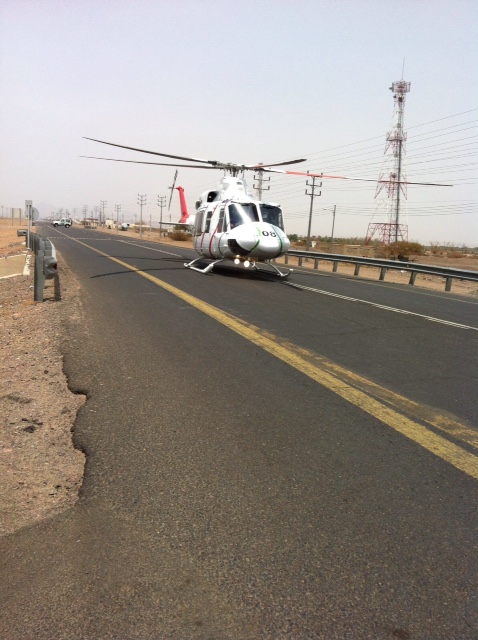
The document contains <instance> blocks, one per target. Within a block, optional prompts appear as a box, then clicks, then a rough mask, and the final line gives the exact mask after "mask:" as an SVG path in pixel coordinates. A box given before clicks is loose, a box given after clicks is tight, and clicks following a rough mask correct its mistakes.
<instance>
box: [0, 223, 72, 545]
mask: <svg viewBox="0 0 478 640" xmlns="http://www.w3.org/2000/svg"><path fill="white" fill-rule="evenodd" d="M10 231H11V230H10ZM15 236H16V231H15ZM22 249H24V246H22V245H21V244H20V242H18V239H16V241H15V240H13V239H12V237H11V234H8V233H5V230H4V229H2V228H1V227H0V259H1V256H5V255H15V253H17V254H18V253H20V252H21V250H22ZM59 275H60V280H59V282H61V299H59V298H60V295H59V293H60V292H59V282H58V281H57V282H56V283H55V280H49V281H47V286H46V287H45V295H44V302H43V303H34V302H33V270H32V272H31V274H30V275H25V276H15V277H10V278H2V279H0V335H1V342H0V376H1V385H0V416H1V421H0V469H1V470H0V536H2V535H7V534H10V533H13V532H14V531H16V530H18V529H20V528H21V527H26V526H30V525H32V524H34V523H35V522H37V521H39V520H43V519H44V518H47V517H49V516H52V515H54V514H56V513H58V512H59V511H62V510H64V509H68V508H70V507H72V506H73V505H74V504H75V502H76V501H77V499H78V492H79V489H80V486H81V482H82V478H83V470H84V463H85V457H84V455H83V453H82V452H81V451H78V450H76V449H75V448H74V447H73V441H72V431H71V430H72V427H73V424H74V421H75V418H76V414H77V412H78V410H79V408H80V407H81V405H82V404H83V403H84V401H85V397H84V396H81V395H75V394H73V393H71V392H70V391H69V389H68V386H67V380H66V377H65V375H64V373H63V361H62V355H61V343H62V339H63V336H64V331H65V321H66V318H67V316H68V317H69V318H71V317H72V315H74V314H80V313H81V306H80V302H79V296H78V285H77V283H76V281H75V279H74V277H73V276H72V274H71V273H68V271H67V270H66V269H65V267H62V266H61V262H60V267H59Z"/></svg>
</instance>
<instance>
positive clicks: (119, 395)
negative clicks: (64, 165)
mask: <svg viewBox="0 0 478 640" xmlns="http://www.w3.org/2000/svg"><path fill="white" fill-rule="evenodd" d="M47 231H48V235H49V237H50V238H51V239H52V241H53V242H54V243H55V245H56V247H57V249H58V251H59V252H60V255H61V258H62V259H63V260H65V262H66V263H67V265H68V267H69V268H70V269H71V270H72V271H73V272H74V273H75V275H76V276H77V278H78V280H79V282H80V285H81V288H82V289H81V291H82V302H83V308H84V313H83V318H82V322H81V323H78V322H77V321H76V320H72V322H71V329H70V338H69V339H68V341H67V342H66V344H65V370H66V372H67V375H68V377H69V381H70V385H71V387H72V389H74V390H78V391H80V390H81V391H86V392H87V393H88V396H89V400H88V402H87V403H86V405H85V406H84V407H83V408H82V409H81V411H80V414H79V417H78V420H77V423H76V425H75V432H74V437H75V442H76V443H77V445H78V446H80V447H81V448H83V449H84V450H85V451H86V453H87V455H88V462H87V467H86V472H85V479H84V486H83V490H82V496H81V500H80V502H79V503H78V505H77V506H76V507H75V508H74V509H72V510H71V511H69V512H66V513H64V514H62V515H61V516H59V517H55V518H52V519H51V520H49V521H47V522H45V523H42V524H40V525H37V526H35V527H32V528H29V529H25V530H22V531H20V532H18V533H17V534H15V535H13V536H10V537H8V538H5V539H4V540H3V541H2V542H1V553H2V569H1V573H0V593H1V597H2V620H1V622H0V634H3V635H0V637H2V638H5V639H6V640H10V639H11V640H16V639H20V638H21V639H22V640H25V639H29V638H31V639H35V640H36V639H39V640H43V639H45V640H46V639H49V640H50V639H56V638H58V639H60V638H62V639H63V638H65V639H68V640H70V639H71V640H76V639H88V640H89V639H92V640H93V639H95V640H96V639H106V638H108V639H109V638H118V639H130V638H131V639H136V638H139V639H144V640H156V639H158V640H159V639H163V638H164V639H169V638H174V639H176V638H178V639H189V638H204V639H206V638H208V639H211V638H217V639H222V638H224V639H229V638H230V639H251V640H253V639H255V638H271V639H279V638H294V639H295V638H297V639H303V638H304V639H305V638H323V639H325V640H333V639H335V638H337V639H343V638H347V639H348V638H350V639H353V640H361V639H365V638H367V639H368V638H370V639H373V640H377V639H384V640H385V639H394V638H410V639H423V640H439V639H443V640H451V639H469V640H472V639H473V638H477V637H478V602H477V597H476V594H477V593H478V589H477V586H478V585H477V575H478V572H477V558H476V544H477V512H476V504H477V502H476V497H477V490H476V489H477V479H478V456H477V454H476V449H477V447H478V436H477V433H476V432H477V426H478V416H477V402H476V398H477V396H478V394H477V374H478V367H477V360H478V357H477V354H478V349H477V346H478V305H477V303H476V302H473V301H472V300H471V299H468V298H462V297H459V296H456V295H454V294H445V293H444V292H443V293H442V292H439V293H431V292H429V291H421V290H419V289H414V288H411V287H401V286H398V285H392V284H387V283H378V282H377V283H372V282H366V281H363V280H360V279H359V280H357V279H356V278H353V279H352V278H350V279H349V278H346V277H343V276H339V275H337V274H332V275H329V274H327V275H324V274H318V273H302V272H300V271H298V272H295V273H294V274H293V275H292V276H291V278H290V279H289V281H288V282H287V283H285V282H283V281H279V280H277V279H274V278H270V277H267V276H262V275H259V274H254V273H252V274H251V273H249V272H238V271H237V270H235V269H231V268H227V267H222V268H217V270H216V271H215V273H214V275H211V276H204V275H201V274H199V273H195V272H191V271H189V270H187V269H184V267H183V262H184V258H185V257H186V256H190V255H191V253H190V252H188V251H187V250H186V249H183V248H176V247H169V246H165V245H162V246H161V245H150V244H149V243H147V242H143V241H141V240H139V239H138V240H131V239H128V240H124V239H122V238H121V236H116V235H114V234H113V235H111V237H108V236H105V235H103V234H101V235H100V234H99V233H98V232H95V231H87V230H83V229H79V228H77V227H73V228H71V229H68V230H55V229H48V230H47ZM135 271H136V272H135ZM297 286H298V287H307V289H304V288H297ZM331 294H332V295H331ZM188 296H189V297H188ZM350 298H354V300H351V299H350ZM384 306H385V307H388V308H387V309H385V308H383V307H384ZM404 312H406V313H404Z"/></svg>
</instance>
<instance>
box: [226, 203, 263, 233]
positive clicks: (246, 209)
mask: <svg viewBox="0 0 478 640" xmlns="http://www.w3.org/2000/svg"><path fill="white" fill-rule="evenodd" d="M227 210H228V213H229V224H230V227H231V229H234V227H237V226H239V225H240V224H245V223H246V222H259V214H258V213H257V208H256V205H255V204H254V203H252V202H246V203H242V204H240V203H239V202H231V204H230V205H229V206H228V207H227Z"/></svg>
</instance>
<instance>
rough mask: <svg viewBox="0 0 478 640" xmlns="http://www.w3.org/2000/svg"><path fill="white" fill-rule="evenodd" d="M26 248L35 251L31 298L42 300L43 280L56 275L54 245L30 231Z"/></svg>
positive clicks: (56, 265)
mask: <svg viewBox="0 0 478 640" xmlns="http://www.w3.org/2000/svg"><path fill="white" fill-rule="evenodd" d="M28 248H29V249H31V250H32V251H33V252H34V253H35V274H34V277H33V285H34V286H33V300H34V301H35V302H43V289H44V287H45V280H50V279H52V278H55V277H56V276H57V275H58V262H57V259H56V249H55V245H54V244H53V243H52V242H50V240H48V239H47V238H43V236H40V235H38V234H37V233H30V234H29V247H28Z"/></svg>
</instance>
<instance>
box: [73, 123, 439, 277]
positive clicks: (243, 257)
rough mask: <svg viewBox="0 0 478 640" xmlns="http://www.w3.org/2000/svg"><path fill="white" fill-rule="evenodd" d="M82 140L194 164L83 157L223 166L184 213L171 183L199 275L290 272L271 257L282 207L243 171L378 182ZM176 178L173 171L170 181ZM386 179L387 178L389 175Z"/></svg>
mask: <svg viewBox="0 0 478 640" xmlns="http://www.w3.org/2000/svg"><path fill="white" fill-rule="evenodd" d="M85 139H86V140H90V141H92V142H98V143H100V144H106V145H109V146H112V147H118V148H120V149H128V150H130V151H139V152H141V153H147V154H151V155H155V156H161V157H164V158H170V159H172V160H181V161H183V162H187V163H195V164H178V163H177V162H174V163H167V162H147V161H142V160H119V159H116V158H101V157H98V156H81V157H84V158H94V159H96V160H109V161H112V162H129V163H135V164H150V165H160V166H173V167H186V168H195V169H215V170H217V169H220V170H222V171H224V176H223V177H222V178H221V180H220V181H219V184H218V186H217V188H216V189H211V190H208V191H205V192H204V193H202V194H201V195H200V197H199V199H198V200H197V201H196V212H195V214H192V215H189V213H188V211H187V207H186V200H185V197H184V189H183V188H182V187H176V189H177V190H178V191H179V196H180V203H181V214H182V215H181V220H180V222H179V223H174V224H184V225H187V226H188V227H189V229H190V230H191V233H192V235H193V244H194V249H195V251H196V252H197V253H198V254H199V258H195V259H194V260H192V261H191V262H186V263H184V266H185V267H187V268H188V269H192V270H194V271H198V272H199V273H203V274H206V273H210V272H211V271H212V270H213V269H214V267H215V266H216V265H217V264H219V263H221V262H226V261H229V262H230V261H232V262H233V263H234V264H235V265H242V266H243V267H245V268H252V269H255V270H258V271H267V272H269V273H270V272H271V271H270V270H271V269H272V273H273V274H275V275H278V276H279V277H280V278H287V277H288V276H289V275H290V273H291V272H292V269H287V270H286V271H285V272H284V271H281V270H280V269H278V267H277V266H276V265H275V264H273V261H274V260H275V259H277V258H279V257H280V256H282V255H284V254H285V253H287V251H288V250H289V247H290V240H289V238H288V237H287V235H286V233H285V230H284V219H283V215H282V209H281V207H280V205H279V204H277V203H274V202H264V201H261V200H258V199H257V198H256V197H255V196H254V195H253V194H252V193H249V192H248V189H247V182H246V179H245V177H244V174H245V172H246V171H256V172H267V173H282V174H287V175H294V176H306V177H317V178H330V179H338V180H358V181H361V182H375V183H376V182H380V180H378V181H377V180H374V179H369V178H356V177H350V176H336V175H325V174H323V173H310V172H307V173H306V172H303V171H290V170H286V169H280V168H278V167H282V166H286V165H291V164H298V163H302V162H305V161H306V159H305V158H297V159H294V160H286V161H283V162H276V163H270V164H266V163H256V164H234V163H225V162H220V161H217V160H205V159H202V158H192V157H187V156H177V155H171V154H167V153H161V152H158V151H148V150H146V149H138V148H135V147H129V146H125V145H121V144H115V143H113V142H105V141H104V140H97V139H95V138H87V137H86V136H85ZM176 177H177V171H176V175H175V180H176ZM175 180H174V183H173V186H172V187H170V189H171V196H172V192H173V189H174V184H175ZM386 182H387V183H389V182H390V180H387V181H386ZM397 182H398V181H397ZM406 184H421V185H429V186H449V185H442V184H440V185H438V184H434V183H424V182H407V183H406ZM170 203H171V199H170ZM163 224H164V223H163ZM205 259H207V260H210V261H211V262H210V263H209V264H208V265H207V266H205V267H201V266H199V265H200V264H201V263H203V262H204V260H205Z"/></svg>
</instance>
